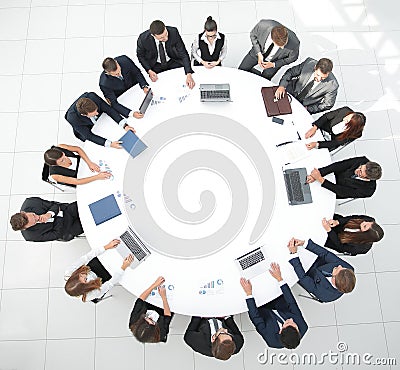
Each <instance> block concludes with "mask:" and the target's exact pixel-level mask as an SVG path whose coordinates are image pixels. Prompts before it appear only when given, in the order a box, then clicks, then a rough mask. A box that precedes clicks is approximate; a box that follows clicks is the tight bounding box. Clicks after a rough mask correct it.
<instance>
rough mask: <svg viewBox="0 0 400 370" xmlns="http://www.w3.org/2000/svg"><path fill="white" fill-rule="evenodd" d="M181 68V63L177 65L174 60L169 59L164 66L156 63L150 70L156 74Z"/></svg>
mask: <svg viewBox="0 0 400 370" xmlns="http://www.w3.org/2000/svg"><path fill="white" fill-rule="evenodd" d="M181 67H183V63H179V62H178V61H176V60H174V59H170V60H169V61H168V62H167V64H166V65H162V64H161V63H156V64H155V65H154V66H153V68H152V70H153V71H154V72H156V73H161V72H165V71H169V70H170V69H175V68H181Z"/></svg>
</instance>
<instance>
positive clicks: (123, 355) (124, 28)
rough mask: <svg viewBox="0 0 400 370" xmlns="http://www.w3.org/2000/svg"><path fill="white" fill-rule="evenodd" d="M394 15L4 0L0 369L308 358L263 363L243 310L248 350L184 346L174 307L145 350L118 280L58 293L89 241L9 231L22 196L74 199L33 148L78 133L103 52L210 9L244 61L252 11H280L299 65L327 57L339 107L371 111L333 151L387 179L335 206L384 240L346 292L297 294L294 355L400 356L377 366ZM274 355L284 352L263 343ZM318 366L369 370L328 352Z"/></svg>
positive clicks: (391, 298) (395, 104) (399, 93)
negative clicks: (94, 298)
mask: <svg viewBox="0 0 400 370" xmlns="http://www.w3.org/2000/svg"><path fill="white" fill-rule="evenodd" d="M399 11H400V2H399V1H398V0H380V1H377V0H351V1H350V0H318V1H317V0H301V1H300V0H267V1H250V0H249V1H230V0H226V1H223V0H220V1H200V0H199V1H187V0H181V1H176V0H168V1H166V0H164V1H158V2H157V1H151V0H142V1H140V0H137V1H135V0H132V1H130V0H0V53H1V56H2V58H1V62H2V68H1V70H0V86H2V89H0V102H1V103H0V122H1V131H0V132H1V137H2V145H1V149H0V163H1V168H2V176H1V178H2V179H1V182H0V209H1V210H2V214H3V217H2V218H1V219H0V287H1V290H0V369H2V370H5V369H7V370H11V369H18V370H39V369H46V370H67V369H68V370H70V369H85V370H90V369H92V370H94V369H96V370H103V369H119V370H124V369H138V370H140V369H146V370H153V369H159V368H168V369H172V368H179V369H185V370H191V369H193V370H203V369H207V370H213V369H217V368H218V369H228V368H229V369H230V370H238V369H246V370H255V369H262V368H263V367H265V368H267V366H268V368H270V369H275V368H281V367H283V366H285V367H286V368H295V369H300V368H304V369H306V368H307V369H310V368H313V367H314V366H297V365H295V366H293V365H291V364H290V365H282V364H279V362H278V361H277V360H276V358H275V362H274V365H261V364H259V363H258V362H257V356H258V354H259V353H260V352H263V351H264V349H265V346H264V343H263V341H262V339H261V338H260V336H259V335H258V334H257V333H256V332H255V331H254V330H253V326H252V324H251V323H250V321H249V319H248V317H247V314H242V315H240V316H238V317H237V318H236V320H237V322H238V323H239V324H240V326H241V328H242V330H243V332H244V336H245V346H244V348H243V350H242V351H241V352H240V353H239V354H238V355H237V356H234V358H232V359H231V360H230V361H228V362H226V363H222V362H221V361H216V360H213V359H209V358H205V357H203V356H200V355H198V354H195V353H193V351H192V350H191V349H190V348H189V347H187V346H185V345H184V343H183V339H182V334H183V333H184V330H185V328H186V325H187V324H188V320H189V318H188V317H184V316H180V315H177V316H176V317H175V318H174V320H173V321H172V325H171V334H170V337H169V340H168V344H166V345H141V344H139V343H138V342H137V341H136V340H134V339H133V338H132V337H131V336H130V335H129V331H128V329H127V321H128V316H129V313H130V310H131V307H132V304H133V302H134V297H133V296H132V295H130V294H129V293H127V292H126V291H125V290H124V289H123V288H122V287H119V286H118V287H116V288H115V289H114V290H113V298H112V299H109V300H107V301H104V302H102V303H101V304H99V305H97V306H94V305H92V304H82V303H80V302H79V301H78V300H76V299H72V298H70V297H68V296H66V294H65V293H64V291H63V280H62V276H63V271H64V268H65V266H66V264H68V263H69V261H72V260H74V259H75V258H76V257H78V256H80V255H82V254H83V253H85V252H86V251H87V250H88V249H89V246H88V245H87V244H86V241H83V240H75V241H73V242H71V243H59V242H55V243H43V244H40V245H39V244H35V245H32V244H28V243H26V242H24V241H23V240H22V239H21V236H20V235H19V234H18V233H15V232H13V231H12V230H10V229H9V227H8V219H9V215H10V214H13V213H14V212H15V211H17V210H18V209H19V208H18V207H19V206H20V204H21V203H22V200H23V199H24V198H25V197H26V196H30V195H39V196H42V197H44V198H48V199H53V198H55V199H57V200H66V201H72V200H73V199H74V196H75V195H74V194H62V195H61V194H59V193H54V192H53V190H52V188H51V187H50V186H48V185H46V184H44V183H43V182H41V181H40V173H41V167H42V152H43V151H44V150H45V149H46V148H48V147H49V146H50V145H52V144H55V143H59V142H65V143H70V144H74V143H75V142H77V141H76V139H75V138H74V136H73V135H72V133H71V130H70V127H69V126H68V125H67V124H66V123H65V121H64V118H63V114H64V111H65V109H66V108H67V107H68V106H69V105H70V104H71V101H72V100H73V99H75V98H76V96H78V95H79V94H80V93H81V92H83V91H88V90H93V91H99V89H98V86H97V81H98V76H99V73H100V66H101V61H102V59H103V58H104V57H105V56H109V55H110V56H116V55H120V54H127V55H129V56H130V57H132V58H134V59H135V49H136V38H137V36H138V34H139V33H140V32H141V31H142V30H144V29H146V28H147V27H148V25H149V23H150V22H151V21H152V20H154V19H157V18H161V19H162V20H164V21H165V23H166V24H169V25H175V26H177V27H178V28H179V30H180V31H181V33H182V37H183V39H184V41H185V43H186V46H187V47H189V46H190V43H191V41H192V39H193V38H194V35H195V34H197V33H198V32H200V31H201V29H202V25H203V24H204V20H205V18H206V16H208V15H210V14H211V15H213V17H214V18H215V19H216V20H217V23H218V25H219V28H220V30H221V31H222V32H225V33H226V34H227V37H228V42H229V46H228V56H227V60H226V63H225V65H226V66H230V67H237V65H238V64H239V63H240V61H241V59H242V57H243V56H244V55H245V54H246V53H247V51H248V49H249V48H250V40H249V31H250V30H251V28H252V26H253V25H254V24H255V23H256V22H257V21H258V20H259V19H262V18H272V19H276V20H278V21H281V22H282V23H283V24H285V25H286V26H288V27H289V28H290V29H292V30H293V31H295V32H296V33H297V35H298V36H299V38H300V40H301V48H300V60H302V59H304V58H305V57H307V56H312V57H314V58H317V59H318V58H319V57H322V56H327V57H330V58H331V59H332V60H333V61H334V64H335V65H334V73H335V75H336V76H337V78H338V80H339V82H340V85H341V86H340V92H339V97H338V101H337V102H336V107H339V106H341V105H344V104H349V105H350V106H351V107H353V108H355V109H358V110H361V111H363V112H365V113H366V114H367V119H368V122H367V128H366V130H365V134H364V136H363V137H362V139H360V140H358V141H357V142H356V143H354V144H352V145H349V146H348V147H347V148H346V149H344V150H343V151H342V152H341V153H340V154H338V155H337V159H340V158H346V157H348V156H353V155H368V157H369V158H371V159H373V160H377V161H379V162H381V163H382V165H383V168H384V176H383V179H382V180H381V181H379V184H378V190H377V192H376V194H375V195H374V197H373V198H372V199H368V200H365V201H364V200H358V201H355V202H353V203H350V204H347V205H345V206H342V207H341V209H340V212H341V213H343V214H349V213H353V212H354V213H367V214H369V215H371V216H374V217H376V218H377V220H378V222H380V223H381V224H383V225H384V228H385V231H386V236H385V238H384V240H383V241H382V242H381V243H379V244H378V245H376V246H375V248H374V250H373V252H372V253H370V254H368V255H367V256H359V257H355V258H352V259H351V262H352V263H353V264H354V265H355V266H356V269H357V279H358V284H357V287H356V290H355V292H354V293H353V294H351V295H349V296H346V297H343V298H342V299H341V300H340V301H338V302H336V303H331V304H323V305H321V304H317V303H315V302H312V301H310V300H307V299H304V298H299V299H298V302H299V304H300V306H301V308H302V309H303V312H304V315H305V317H306V319H307V321H308V323H309V325H310V330H309V332H308V333H307V335H306V336H305V338H304V340H303V341H302V343H301V345H300V347H299V348H298V349H297V350H296V351H293V353H297V354H302V353H306V352H315V353H316V354H317V355H319V354H321V353H323V352H329V350H332V351H337V345H338V343H339V342H345V343H346V345H347V346H348V352H353V353H356V352H357V353H360V354H363V353H365V352H369V353H371V354H372V355H373V356H374V358H376V357H384V358H386V357H397V365H392V366H391V367H390V366H380V367H379V368H384V369H389V368H391V369H399V368H400V346H399V339H400V335H399V333H400V310H399V309H398V307H399V303H400V298H399V297H400V294H399V288H398V286H399V284H400V267H399V263H398V261H399V259H400V252H399V245H398V242H397V237H396V238H395V235H400V216H399V211H398V208H399V206H400V204H399V201H398V189H399V186H400V167H399V158H400V123H399V122H400V121H399V119H400V80H399V78H398V76H399V72H400V71H399V65H400V23H399V21H398V14H399ZM282 73H283V71H281V72H280V73H279V75H278V76H277V77H275V78H274V82H278V79H279V77H280V76H281V75H282ZM395 239H396V240H395ZM398 258H399V259H398ZM294 291H295V293H296V294H299V293H300V292H301V289H300V288H299V287H297V286H296V287H294ZM276 353H287V354H288V353H290V352H289V351H275V350H272V351H269V355H271V354H276ZM315 367H316V368H324V369H325V368H327V369H329V368H332V369H337V368H339V369H343V370H347V369H352V368H354V369H367V368H370V366H367V365H354V366H350V365H345V366H343V367H341V366H339V365H335V364H328V362H327V361H326V362H325V364H323V365H316V366H315ZM375 368H376V367H375Z"/></svg>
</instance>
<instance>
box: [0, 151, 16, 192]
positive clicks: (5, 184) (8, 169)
mask: <svg viewBox="0 0 400 370" xmlns="http://www.w3.org/2000/svg"><path fill="white" fill-rule="evenodd" d="M13 162H14V154H13V153H0V164H1V168H2V172H3V176H4V177H3V180H2V181H1V182H0V195H9V194H10V190H11V189H10V185H11V179H12V173H13V164H14V163H13Z"/></svg>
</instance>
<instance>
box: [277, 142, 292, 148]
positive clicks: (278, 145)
mask: <svg viewBox="0 0 400 370" xmlns="http://www.w3.org/2000/svg"><path fill="white" fill-rule="evenodd" d="M290 143H293V141H285V142H284V143H280V144H276V147H277V148H278V147H280V146H282V145H286V144H290Z"/></svg>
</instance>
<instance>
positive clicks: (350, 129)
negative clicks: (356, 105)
mask: <svg viewBox="0 0 400 370" xmlns="http://www.w3.org/2000/svg"><path fill="white" fill-rule="evenodd" d="M343 121H347V123H346V129H345V130H344V131H343V132H342V133H341V134H340V135H338V137H337V139H338V140H344V139H358V138H359V137H361V135H362V133H363V130H364V126H365V122H366V118H365V116H364V114H362V113H360V112H351V113H349V114H348V115H347V116H346V117H344V119H343Z"/></svg>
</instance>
